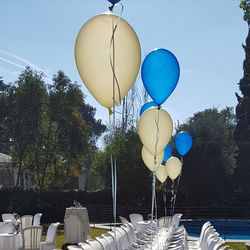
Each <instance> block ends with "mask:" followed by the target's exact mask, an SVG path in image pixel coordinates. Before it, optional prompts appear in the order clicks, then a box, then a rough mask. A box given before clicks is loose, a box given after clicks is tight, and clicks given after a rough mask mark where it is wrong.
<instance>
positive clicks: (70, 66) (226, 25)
mask: <svg viewBox="0 0 250 250" xmlns="http://www.w3.org/2000/svg"><path fill="white" fill-rule="evenodd" d="M121 3H122V4H123V5H124V12H123V18H124V19H126V20H127V21H128V22H129V23H130V24H131V25H132V27H133V28H134V30H135V31H136V32H137V34H138V37H139V40H140V44H141V48H142V56H143V57H145V55H146V54H147V53H148V52H150V51H151V50H152V49H154V48H156V47H158V48H166V49H168V50H170V51H172V52H173V53H174V54H175V55H176V57H177V58H178V60H179V63H180V68H181V76H180V80H179V83H178V85H177V88H176V89H175V91H174V92H173V93H172V95H171V96H170V97H169V98H168V99H167V101H166V102H165V104H164V105H163V107H164V108H166V110H168V112H169V113H170V115H171V117H172V119H173V120H174V121H175V122H176V121H177V120H179V121H183V120H185V119H187V118H188V117H190V116H192V115H193V114H194V113H195V112H197V111H202V110H204V109H205V108H211V107H218V108H219V109H222V108H225V107H226V106H234V107H235V105H236V104H237V102H236V97H235V94H234V93H235V91H238V85H237V83H238V82H239V80H240V78H241V77H242V74H243V72H242V63H243V59H244V51H243V49H242V46H241V44H242V43H244V41H245V38H246V35H247V31H248V28H247V24H246V22H244V21H243V19H242V16H243V12H242V10H241V9H240V8H239V7H238V6H239V1H238V0H122V1H121ZM108 6H109V3H108V2H107V1H106V0H47V1H46V0H0V10H1V12H0V13H1V14H0V76H3V77H4V80H5V81H6V82H9V81H14V80H16V79H17V77H18V74H19V73H20V71H21V70H22V68H20V66H24V67H25V66H26V65H27V63H25V62H24V61H21V60H19V59H17V58H14V57H13V56H10V55H8V54H6V52H7V53H11V54H13V55H15V56H18V57H20V58H23V59H25V60H27V61H29V62H30V63H32V64H34V65H35V66H36V67H38V68H40V69H42V70H44V71H45V72H46V73H47V74H48V75H50V76H52V75H53V74H55V73H56V72H57V71H58V70H63V71H64V72H65V73H66V74H67V75H68V76H69V77H70V78H71V80H72V81H77V82H78V83H80V84H81V85H82V86H83V84H82V82H81V80H80V77H79V75H78V72H77V69H76V66H75V61H74V45H75V39H76V36H77V33H78V31H79V29H80V27H81V26H82V25H83V24H84V23H85V22H86V21H87V20H88V19H89V18H91V17H93V16H95V15H97V14H99V13H101V12H105V11H107V10H108ZM142 59H143V58H142ZM10 61H11V62H14V63H16V64H18V65H19V66H18V65H14V64H11V63H10ZM137 84H138V85H142V82H141V80H140V77H139V78H138V83H137ZM83 92H84V93H85V94H86V95H87V98H86V102H88V103H90V104H91V105H92V106H94V107H96V108H97V117H98V118H102V119H105V120H107V119H108V118H107V117H108V113H107V110H106V109H105V108H103V107H102V106H100V105H98V103H97V102H96V101H95V100H94V99H93V98H92V97H91V94H90V93H89V92H88V91H87V90H86V88H85V87H83Z"/></svg>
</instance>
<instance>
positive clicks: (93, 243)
mask: <svg viewBox="0 0 250 250" xmlns="http://www.w3.org/2000/svg"><path fill="white" fill-rule="evenodd" d="M86 242H87V243H88V244H89V245H90V246H92V247H93V249H95V250H103V248H102V244H101V243H100V242H99V241H97V240H90V239H88V240H86ZM80 246H81V245H80Z"/></svg>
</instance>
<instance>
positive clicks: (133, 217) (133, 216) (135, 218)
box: [129, 214, 143, 231]
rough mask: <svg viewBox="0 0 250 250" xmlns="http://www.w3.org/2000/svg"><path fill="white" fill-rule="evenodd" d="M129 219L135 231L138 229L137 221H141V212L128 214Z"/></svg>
mask: <svg viewBox="0 0 250 250" xmlns="http://www.w3.org/2000/svg"><path fill="white" fill-rule="evenodd" d="M129 219H130V221H131V223H132V225H133V226H134V228H135V230H136V231H137V230H138V229H139V226H138V224H137V222H139V221H143V216H142V215H141V214H130V215H129Z"/></svg>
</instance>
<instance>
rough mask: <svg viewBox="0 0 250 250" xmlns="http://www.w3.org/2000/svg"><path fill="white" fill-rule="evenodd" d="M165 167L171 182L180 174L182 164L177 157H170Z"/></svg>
mask: <svg viewBox="0 0 250 250" xmlns="http://www.w3.org/2000/svg"><path fill="white" fill-rule="evenodd" d="M165 166H166V171H167V174H168V176H169V177H170V179H171V180H175V179H176V178H177V177H178V175H179V174H180V173H181V169H182V163H181V161H180V160H179V159H178V158H177V157H170V158H169V159H168V160H167V162H166V165H165Z"/></svg>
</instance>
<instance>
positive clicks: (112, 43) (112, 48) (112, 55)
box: [109, 4, 123, 107]
mask: <svg viewBox="0 0 250 250" xmlns="http://www.w3.org/2000/svg"><path fill="white" fill-rule="evenodd" d="M116 5H119V6H121V12H120V14H119V15H118V20H117V22H116V24H114V23H113V31H112V36H111V40H110V54H109V61H110V66H111V69H112V73H113V107H114V106H115V105H117V104H119V103H120V102H121V100H122V98H121V90H120V85H119V81H118V79H117V76H116V73H115V32H116V29H117V27H118V25H119V22H120V20H121V16H122V13H123V5H122V4H113V5H112V6H111V7H112V10H111V11H113V8H114V7H115V6H116ZM115 85H116V86H117V89H118V98H119V102H118V103H116V99H115Z"/></svg>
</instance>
